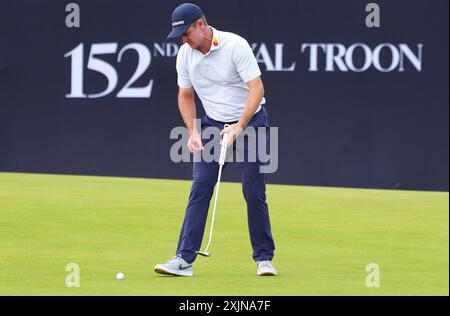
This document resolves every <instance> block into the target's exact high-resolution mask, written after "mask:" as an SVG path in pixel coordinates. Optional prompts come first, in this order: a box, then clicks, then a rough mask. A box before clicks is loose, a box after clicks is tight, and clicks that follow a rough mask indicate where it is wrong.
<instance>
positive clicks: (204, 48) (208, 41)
mask: <svg viewBox="0 0 450 316" xmlns="http://www.w3.org/2000/svg"><path fill="white" fill-rule="evenodd" d="M212 41H213V30H212V29H211V27H210V26H208V27H207V31H206V37H205V40H204V43H203V44H202V45H200V47H199V48H197V50H199V51H200V52H201V53H202V54H203V55H206V54H207V53H208V52H209V51H210V50H211V45H212Z"/></svg>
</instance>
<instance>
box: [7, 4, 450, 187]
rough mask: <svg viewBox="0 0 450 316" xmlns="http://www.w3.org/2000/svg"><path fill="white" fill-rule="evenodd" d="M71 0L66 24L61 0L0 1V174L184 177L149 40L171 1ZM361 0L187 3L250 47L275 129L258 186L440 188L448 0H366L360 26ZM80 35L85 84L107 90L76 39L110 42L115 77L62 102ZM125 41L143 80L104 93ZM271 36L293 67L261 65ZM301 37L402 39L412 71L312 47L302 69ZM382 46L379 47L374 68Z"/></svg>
mask: <svg viewBox="0 0 450 316" xmlns="http://www.w3.org/2000/svg"><path fill="white" fill-rule="evenodd" d="M73 2H76V3H78V4H79V5H80V8H81V27H80V28H68V27H66V25H65V18H66V15H67V14H68V13H66V12H65V7H66V5H67V4H68V3H69V1H52V0H38V1H31V0H29V1H25V0H2V6H1V8H0V36H1V37H0V39H1V41H0V171H8V172H9V171H13V172H40V173H68V174H92V175H113V176H131V177H156V178H179V179H190V177H191V166H190V165H189V164H174V163H172V162H171V160H170V157H169V150H170V147H171V145H172V144H173V142H174V141H171V140H170V139H169V133H170V131H171V129H172V128H173V127H175V126H180V125H182V120H181V117H180V115H179V112H178V108H177V101H176V96H177V86H176V72H175V56H162V55H161V54H158V52H157V50H156V49H155V46H154V44H155V43H156V44H157V45H160V46H161V47H165V46H166V45H168V44H170V42H168V41H167V40H166V38H165V37H166V34H167V33H168V31H169V27H170V14H171V11H172V9H173V8H174V7H175V6H176V5H177V4H179V3H180V1H152V0H147V1H144V0H127V1H124V0H108V1H105V0H89V1H87V0H83V1H82V0H78V1H73ZM368 2H371V1H358V0H346V1H334V0H328V1H325V0H319V1H317V0H316V1H287V0H279V1H270V0H258V1H256V0H255V1H252V0H227V1H196V3H198V4H200V5H201V6H202V7H203V9H204V11H205V13H206V14H207V17H208V20H209V22H210V24H211V25H213V26H215V27H216V28H218V29H221V30H227V31H232V32H235V33H238V34H240V35H242V36H244V37H246V38H247V39H248V41H249V42H250V43H251V44H253V43H255V44H256V47H255V54H257V55H258V59H259V60H260V61H261V62H260V66H261V69H262V71H263V80H264V82H265V86H266V91H267V100H268V105H267V110H268V112H269V115H270V120H271V124H272V125H273V126H278V127H279V128H280V131H279V134H280V147H279V150H280V151H279V153H280V158H279V169H278V172H277V173H275V174H271V175H269V178H268V180H269V182H270V183H289V184H302V185H324V186H350V187H370V188H400V189H425V190H448V187H449V185H448V183H449V181H448V174H449V170H448V161H449V160H448V157H449V156H448V145H449V140H448V135H449V131H448V119H449V113H448V109H449V97H448V86H449V76H448V74H449V73H448V69H449V68H448V57H449V54H448V12H449V11H448V1H446V0H433V1H418V0H415V1H411V0H409V1H406V0H405V1H377V3H379V4H380V6H381V23H382V24H381V28H379V29H369V28H367V26H366V25H365V17H366V14H367V13H366V12H365V6H366V4H367V3H368ZM81 43H83V45H84V53H83V62H84V68H83V69H84V75H83V89H84V92H85V93H86V94H89V93H97V92H100V91H102V90H104V89H106V86H107V80H106V78H105V77H104V76H103V75H101V74H99V73H97V72H95V71H93V70H89V69H87V63H88V60H89V51H90V49H91V48H92V47H93V45H94V44H101V43H117V45H118V49H117V52H116V53H115V54H109V55H103V56H97V57H98V58H99V59H102V60H104V61H106V62H108V63H110V64H111V65H112V66H113V67H114V68H115V69H116V71H117V73H118V85H117V87H116V89H114V91H113V92H111V93H110V94H108V95H107V96H105V97H102V98H95V99H92V98H66V95H67V94H69V93H70V89H71V74H73V73H72V72H71V58H70V57H64V55H65V54H66V53H68V52H70V51H72V50H73V49H74V48H75V47H77V46H78V45H79V44H81ZM130 43H140V44H143V45H144V46H146V47H147V48H148V50H149V51H150V52H151V57H152V61H151V65H150V67H148V68H146V71H145V72H144V73H143V75H142V76H141V77H140V78H139V80H137V81H136V82H135V84H134V86H137V87H139V86H140V87H142V86H145V85H146V84H147V83H148V82H149V80H150V79H153V80H154V86H153V90H152V95H151V97H150V98H118V97H117V96H116V95H117V92H118V91H119V90H120V88H121V87H123V86H124V85H125V84H126V82H127V81H128V80H129V79H130V77H131V76H132V75H133V73H134V71H135V70H136V67H137V64H138V61H139V60H141V61H142V58H141V59H139V58H138V54H137V53H136V52H133V51H131V50H130V51H127V52H126V53H124V54H123V56H122V57H123V58H122V61H121V62H120V63H119V62H118V60H117V58H118V52H119V50H120V49H121V48H122V47H124V46H125V45H127V44H130ZM277 43H278V44H279V45H278V46H279V47H280V45H283V50H282V54H281V53H280V51H278V53H279V55H278V58H280V56H282V58H283V64H282V66H283V67H284V68H288V67H290V66H291V65H292V64H293V63H294V62H295V63H296V64H295V70H293V71H281V69H275V70H278V71H271V69H270V65H269V64H268V63H267V62H268V60H267V58H266V59H265V60H264V58H263V57H267V56H269V57H270V58H271V61H272V62H273V63H275V60H276V55H277V54H276V49H275V47H276V46H275V45H276V44H277ZM305 43H323V44H342V45H343V46H344V47H346V48H347V49H348V48H349V47H351V45H352V44H355V43H360V44H364V45H367V47H370V49H371V50H372V52H373V51H374V50H375V48H376V47H377V46H379V45H381V44H383V43H385V44H388V43H389V44H392V45H393V46H394V47H397V48H398V47H399V44H402V43H403V44H405V45H407V46H408V47H409V48H410V50H411V51H412V52H413V53H414V55H415V56H416V57H417V58H418V56H419V55H418V54H419V48H418V47H419V45H423V47H422V58H421V69H417V67H416V66H415V65H414V63H413V62H412V61H411V60H408V59H405V62H404V68H405V69H404V71H399V68H398V67H396V68H395V70H393V71H390V72H382V71H379V70H377V69H376V68H375V67H374V66H371V67H370V68H369V69H368V70H367V71H364V72H354V71H341V70H339V67H338V65H337V64H334V68H335V69H334V70H335V71H325V66H326V65H325V64H326V56H325V53H324V52H323V51H322V50H319V53H318V67H319V69H318V71H309V68H310V55H309V51H308V50H305V51H303V52H302V49H301V48H302V45H303V44H305ZM262 46H263V48H264V47H267V52H268V55H265V56H264V54H262V53H263V52H264V51H262V50H261V48H262ZM361 47H362V46H360V47H359V48H358V49H356V50H355V54H354V64H355V65H357V66H358V67H361V66H362V64H363V63H364V61H365V60H364V58H363V54H362V52H363V50H362V48H361ZM336 49H337V48H336ZM391 55H392V54H391V53H390V50H389V49H388V48H386V47H385V48H384V49H383V50H382V53H381V55H380V59H381V61H380V62H381V66H382V67H384V68H387V67H388V66H389V64H390V63H391V60H392V56H391ZM268 66H269V68H267V67H268ZM278 66H280V65H278ZM278 68H280V67H278ZM272 70H273V69H272ZM198 108H199V109H200V108H201V105H200V104H198ZM200 113H202V111H200ZM225 178H226V179H227V180H239V172H238V169H237V168H229V169H228V170H227V174H226V175H225Z"/></svg>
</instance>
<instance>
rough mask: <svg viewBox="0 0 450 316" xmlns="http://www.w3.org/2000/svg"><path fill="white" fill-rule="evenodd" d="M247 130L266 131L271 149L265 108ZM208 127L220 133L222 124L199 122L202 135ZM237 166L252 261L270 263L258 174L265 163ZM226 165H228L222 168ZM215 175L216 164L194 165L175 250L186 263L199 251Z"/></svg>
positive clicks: (269, 241)
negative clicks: (264, 128)
mask: <svg viewBox="0 0 450 316" xmlns="http://www.w3.org/2000/svg"><path fill="white" fill-rule="evenodd" d="M248 126H249V127H250V126H251V127H254V128H258V127H266V128H267V133H266V142H267V143H266V148H267V150H268V149H269V148H270V146H269V145H270V143H269V142H270V138H269V121H268V115H267V112H266V110H265V108H264V107H263V108H262V109H261V110H260V111H259V112H258V113H256V114H255V115H254V116H253V118H252V119H251V121H250V122H249V124H248ZM208 127H216V128H218V129H220V130H222V129H223V128H224V123H222V122H218V121H215V120H213V119H211V118H209V117H203V118H202V120H201V128H202V131H203V130H204V129H206V128H208ZM256 135H258V133H256ZM209 141H211V139H203V144H204V145H205V144H207V143H208V142H209ZM244 144H245V145H244V152H245V151H247V149H248V148H247V147H248V142H247V141H245V142H244ZM230 148H231V147H230ZM233 151H236V143H235V144H234V145H233ZM239 164H240V165H241V177H242V189H243V194H244V198H245V200H246V202H247V216H248V227H249V232H250V240H251V244H252V248H253V259H254V260H255V261H265V260H272V258H273V256H274V251H275V244H274V241H273V237H272V232H271V227H270V218H269V210H268V206H267V202H266V176H265V174H263V173H260V168H259V167H260V166H261V165H264V163H262V162H260V159H259V158H258V157H257V161H256V162H249V161H248V159H247V158H245V159H244V162H239ZM226 165H227V163H226V164H225V166H224V168H225V167H226ZM218 172H219V164H218V162H217V160H215V161H213V162H205V161H203V159H201V161H200V162H194V163H193V183H192V188H191V192H190V196H189V202H188V206H187V209H186V214H185V218H184V222H183V226H182V228H181V233H180V237H179V242H178V247H177V255H178V256H181V257H182V258H183V259H184V260H186V261H187V262H188V263H192V262H194V261H195V259H196V257H197V251H199V250H200V247H201V243H202V239H203V235H204V231H205V226H206V221H207V217H208V210H209V206H210V201H211V198H212V196H213V193H214V187H215V185H216V183H217V177H218Z"/></svg>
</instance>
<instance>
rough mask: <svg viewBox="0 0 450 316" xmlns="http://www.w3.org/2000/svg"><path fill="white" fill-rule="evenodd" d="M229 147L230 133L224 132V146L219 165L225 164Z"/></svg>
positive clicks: (221, 150)
mask: <svg viewBox="0 0 450 316" xmlns="http://www.w3.org/2000/svg"><path fill="white" fill-rule="evenodd" d="M227 147H228V134H224V135H223V138H222V147H221V148H220V158H219V165H221V166H223V165H224V164H225V158H226V156H227Z"/></svg>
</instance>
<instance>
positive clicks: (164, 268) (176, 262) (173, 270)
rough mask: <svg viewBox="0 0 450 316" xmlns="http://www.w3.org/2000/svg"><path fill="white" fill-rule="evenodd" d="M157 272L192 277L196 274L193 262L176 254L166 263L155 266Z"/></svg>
mask: <svg viewBox="0 0 450 316" xmlns="http://www.w3.org/2000/svg"><path fill="white" fill-rule="evenodd" d="M155 272H156V273H159V274H166V275H174V276H186V277H191V276H193V275H194V271H193V269H192V264H189V263H187V262H186V261H185V260H184V259H183V258H181V257H179V256H176V257H173V258H172V259H171V260H169V261H167V263H164V264H157V265H156V266H155Z"/></svg>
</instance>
